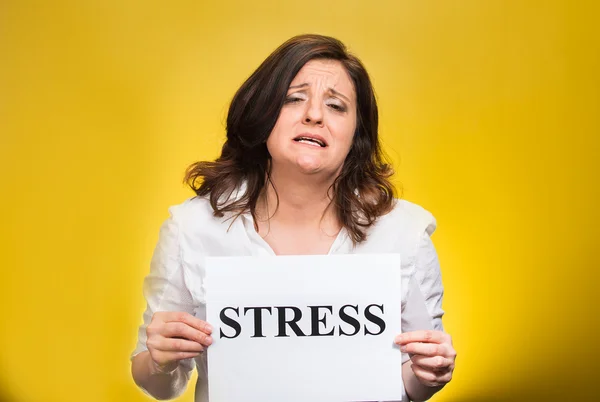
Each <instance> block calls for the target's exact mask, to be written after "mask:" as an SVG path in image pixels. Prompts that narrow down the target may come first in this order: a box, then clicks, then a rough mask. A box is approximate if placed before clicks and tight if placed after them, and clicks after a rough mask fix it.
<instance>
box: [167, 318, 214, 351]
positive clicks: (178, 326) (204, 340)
mask: <svg viewBox="0 0 600 402" xmlns="http://www.w3.org/2000/svg"><path fill="white" fill-rule="evenodd" d="M163 336H165V337H168V338H176V337H177V338H184V339H187V340H190V341H195V342H198V343H200V344H202V345H204V346H210V345H211V344H212V341H213V340H212V337H211V336H210V335H207V334H205V333H204V332H201V331H198V330H197V329H196V328H192V327H190V326H189V325H187V324H185V323H183V322H168V323H166V324H165V327H164V332H163Z"/></svg>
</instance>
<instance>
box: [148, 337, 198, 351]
mask: <svg viewBox="0 0 600 402" xmlns="http://www.w3.org/2000/svg"><path fill="white" fill-rule="evenodd" d="M156 344H157V345H156V349H157V350H160V351H162V352H186V353H201V352H204V346H203V345H201V344H199V343H198V342H195V341H190V340H187V339H182V338H162V339H161V340H159V341H158V342H156Z"/></svg>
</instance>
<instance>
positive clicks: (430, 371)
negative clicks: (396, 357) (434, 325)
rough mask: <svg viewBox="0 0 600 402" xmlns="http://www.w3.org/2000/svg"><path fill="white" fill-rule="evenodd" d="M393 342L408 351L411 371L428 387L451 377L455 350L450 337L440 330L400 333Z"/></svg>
mask: <svg viewBox="0 0 600 402" xmlns="http://www.w3.org/2000/svg"><path fill="white" fill-rule="evenodd" d="M395 343H396V344H397V345H399V346H400V351H402V352H405V353H408V354H409V355H410V360H411V361H412V371H413V372H414V373H415V376H416V377H417V379H418V380H419V381H420V382H421V383H422V384H424V385H426V386H428V387H437V386H443V385H446V384H447V383H448V382H450V380H451V379H452V372H453V371H454V361H455V360H456V351H455V350H454V347H453V346H452V337H451V336H450V335H448V334H446V333H445V332H442V331H433V330H426V331H412V332H406V333H404V334H400V335H398V336H397V337H396V339H395Z"/></svg>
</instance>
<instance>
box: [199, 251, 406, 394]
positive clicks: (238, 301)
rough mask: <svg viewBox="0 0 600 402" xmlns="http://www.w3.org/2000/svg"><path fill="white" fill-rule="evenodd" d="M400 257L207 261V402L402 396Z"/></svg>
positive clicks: (369, 256)
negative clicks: (396, 342)
mask: <svg viewBox="0 0 600 402" xmlns="http://www.w3.org/2000/svg"><path fill="white" fill-rule="evenodd" d="M400 284H401V275H400V256H399V255H397V254H381V255H375V254H369V255H366V254H363V255H323V256H279V257H222V258H208V259H207V272H206V282H205V285H206V296H207V298H206V314H207V321H208V322H209V323H211V324H212V326H213V327H214V331H213V344H212V345H211V346H210V347H209V348H208V356H207V358H208V387H209V397H210V401H211V402H259V401H260V402H270V401H273V402H282V401H285V402H296V401H297V402H321V401H322V402H349V401H399V400H401V399H402V391H403V383H402V367H401V366H402V360H401V359H402V358H401V353H400V350H399V349H398V347H397V346H396V345H394V343H393V341H394V337H395V336H396V335H397V334H399V333H400V326H401V323H400V311H401V288H400Z"/></svg>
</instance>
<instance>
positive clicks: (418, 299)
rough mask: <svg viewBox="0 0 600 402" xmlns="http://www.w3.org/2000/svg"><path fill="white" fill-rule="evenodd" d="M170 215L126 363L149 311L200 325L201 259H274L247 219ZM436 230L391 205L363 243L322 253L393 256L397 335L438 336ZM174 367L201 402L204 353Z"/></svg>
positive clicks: (200, 211)
mask: <svg viewBox="0 0 600 402" xmlns="http://www.w3.org/2000/svg"><path fill="white" fill-rule="evenodd" d="M169 213H170V217H169V218H168V219H167V220H166V221H165V222H164V223H163V225H162V226H161V229H160V234H159V239H158V244H157V245H156V248H155V250H154V255H153V257H152V261H151V264H150V273H149V274H148V275H147V276H146V278H145V279H144V285H143V292H144V297H145V298H146V301H147V307H146V311H145V312H144V315H143V319H144V322H143V324H142V325H141V326H140V327H139V332H138V343H137V347H136V348H135V350H134V351H133V353H132V354H131V359H133V357H134V356H136V355H137V354H138V353H141V352H143V351H145V350H147V347H146V339H147V337H146V327H147V326H148V325H149V324H150V321H151V320H152V315H153V314H154V313H155V312H157V311H185V312H188V313H190V314H192V315H194V316H196V317H198V318H200V319H202V320H205V319H206V304H205V290H204V281H203V278H204V275H205V270H204V258H205V257H207V256H266V255H275V253H274V252H273V250H272V249H271V247H270V246H269V245H268V243H267V242H266V241H265V240H264V239H262V238H261V237H260V236H259V234H258V233H257V232H256V230H255V229H254V223H253V219H252V216H251V215H250V214H249V213H247V214H244V215H241V216H240V217H239V218H238V219H235V220H233V221H232V220H231V219H228V218H231V215H227V214H226V215H225V217H223V218H216V217H214V216H213V210H212V208H211V206H210V203H209V202H208V200H207V199H205V198H201V197H193V198H190V199H188V200H186V201H185V202H183V203H182V204H180V205H176V206H173V207H171V208H169ZM435 227H436V222H435V219H434V217H433V216H432V215H431V214H430V213H429V212H428V211H426V210H425V209H423V208H421V207H420V206H418V205H416V204H413V203H410V202H408V201H404V200H397V201H396V204H395V206H394V209H393V210H392V211H391V212H390V213H388V214H386V215H384V216H381V217H380V218H379V219H378V220H377V221H376V223H375V224H374V225H373V226H371V227H370V228H369V229H368V232H367V240H366V241H364V242H362V243H360V244H358V245H357V246H356V247H353V245H352V241H351V239H350V237H349V236H348V234H347V232H346V231H345V230H342V231H340V234H339V235H338V237H337V238H336V240H335V241H334V243H333V244H332V246H331V249H330V250H329V254H368V253H399V254H400V258H401V270H402V332H408V331H414V330H418V329H436V330H442V315H443V314H444V311H443V310H442V296H443V287H442V279H441V275H440V267H439V262H438V258H437V254H436V251H435V248H434V246H433V243H432V242H431V239H430V235H431V234H432V233H433V231H434V230H435ZM408 358H409V357H408V355H407V354H403V355H402V361H403V362H405V361H406V360H408ZM180 363H181V365H182V366H183V367H184V368H185V369H186V370H188V371H191V370H193V369H194V367H196V368H197V370H198V381H197V383H196V393H195V402H208V389H207V388H208V387H207V365H206V354H204V353H203V354H201V355H200V356H198V357H196V358H195V359H186V360H182V361H181V362H180ZM403 400H408V398H406V396H405V397H404V398H403Z"/></svg>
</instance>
